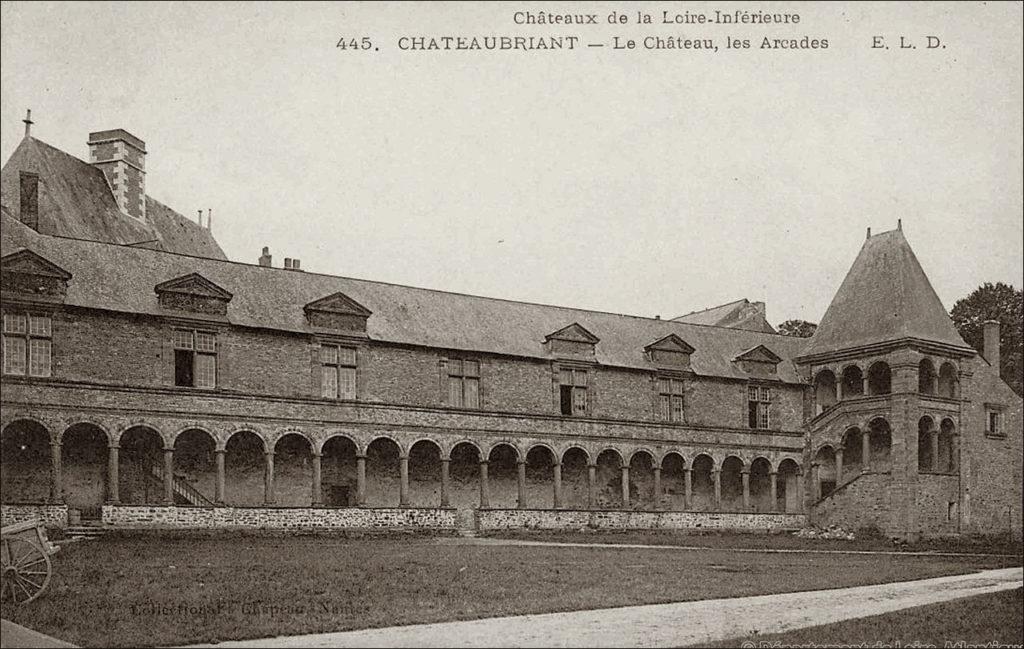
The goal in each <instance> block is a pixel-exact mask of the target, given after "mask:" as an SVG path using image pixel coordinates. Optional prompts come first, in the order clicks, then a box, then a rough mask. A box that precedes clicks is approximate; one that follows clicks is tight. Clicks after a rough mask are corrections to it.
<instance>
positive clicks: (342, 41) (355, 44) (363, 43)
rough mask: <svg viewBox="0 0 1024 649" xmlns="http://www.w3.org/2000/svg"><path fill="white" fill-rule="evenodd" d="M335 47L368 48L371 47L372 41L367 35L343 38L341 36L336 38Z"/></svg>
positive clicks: (343, 48)
mask: <svg viewBox="0 0 1024 649" xmlns="http://www.w3.org/2000/svg"><path fill="white" fill-rule="evenodd" d="M336 47H337V48H338V49H340V50H370V49H373V43H372V42H371V41H370V39H369V37H367V36H363V37H362V38H345V37H344V36H342V37H341V38H339V39H338V44H337V45H336Z"/></svg>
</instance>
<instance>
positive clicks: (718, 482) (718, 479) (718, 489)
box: [711, 469, 722, 512]
mask: <svg viewBox="0 0 1024 649" xmlns="http://www.w3.org/2000/svg"><path fill="white" fill-rule="evenodd" d="M711 478H712V480H714V482H715V511H716V512H720V511H722V470H721V469H711Z"/></svg>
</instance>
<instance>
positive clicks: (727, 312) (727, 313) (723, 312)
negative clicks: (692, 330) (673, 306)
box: [672, 298, 775, 333]
mask: <svg viewBox="0 0 1024 649" xmlns="http://www.w3.org/2000/svg"><path fill="white" fill-rule="evenodd" d="M672 320H674V321H676V322H688V323H690V324H703V325H714V326H716V327H731V328H733V329H748V330H750V331H762V332H764V333H775V329H774V328H772V326H771V325H770V324H768V321H767V320H766V319H765V317H764V302H751V301H750V300H748V299H746V298H743V299H740V300H736V301H735V302H729V303H727V304H722V305H721V306H714V307H711V308H709V309H704V310H702V311H694V312H693V313H687V314H686V315H681V316H679V317H676V318H672Z"/></svg>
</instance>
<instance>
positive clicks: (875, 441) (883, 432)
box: [868, 416, 892, 472]
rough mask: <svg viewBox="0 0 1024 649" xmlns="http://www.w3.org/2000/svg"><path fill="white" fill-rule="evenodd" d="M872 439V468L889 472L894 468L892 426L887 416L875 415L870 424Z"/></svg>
mask: <svg viewBox="0 0 1024 649" xmlns="http://www.w3.org/2000/svg"><path fill="white" fill-rule="evenodd" d="M868 431H869V434H870V440H871V458H870V461H871V469H872V470H873V471H881V472H888V471H889V470H890V469H891V468H892V459H891V454H892V427H891V426H890V425H889V420H887V419H886V418H885V417H881V416H879V417H875V418H874V419H872V420H871V421H870V423H869V424H868Z"/></svg>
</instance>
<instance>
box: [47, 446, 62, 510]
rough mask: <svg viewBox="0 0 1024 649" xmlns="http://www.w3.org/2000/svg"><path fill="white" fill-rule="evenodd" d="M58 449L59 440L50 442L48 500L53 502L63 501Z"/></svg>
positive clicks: (59, 447)
mask: <svg viewBox="0 0 1024 649" xmlns="http://www.w3.org/2000/svg"><path fill="white" fill-rule="evenodd" d="M60 449H61V445H60V442H56V443H54V442H50V502H53V503H62V502H64V484H63V479H62V477H61V456H60Z"/></svg>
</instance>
